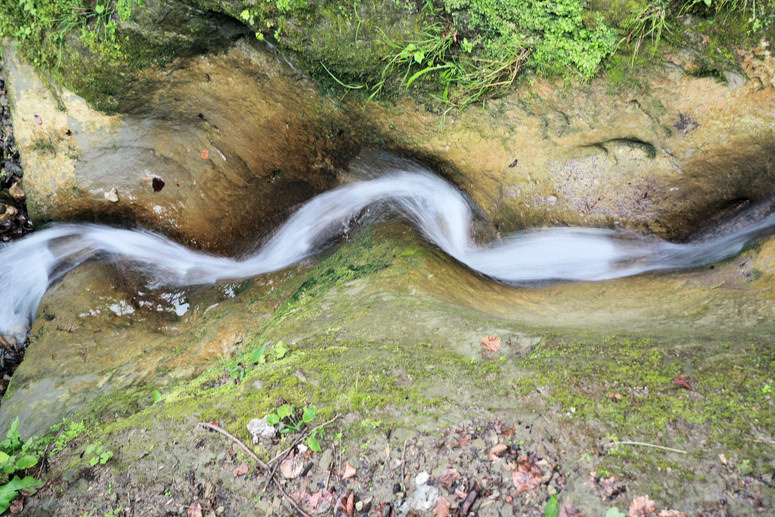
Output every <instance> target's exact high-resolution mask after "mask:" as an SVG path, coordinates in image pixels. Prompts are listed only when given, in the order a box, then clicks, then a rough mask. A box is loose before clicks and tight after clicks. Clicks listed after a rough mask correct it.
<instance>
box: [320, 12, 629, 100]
mask: <svg viewBox="0 0 775 517" xmlns="http://www.w3.org/2000/svg"><path fill="white" fill-rule="evenodd" d="M443 6H444V10H445V14H444V15H441V14H439V13H437V12H436V11H434V9H433V4H432V3H431V2H426V3H425V10H426V12H427V15H428V18H429V20H431V22H430V23H428V24H426V25H425V26H424V27H423V29H422V30H421V31H420V33H419V37H418V38H416V39H413V40H411V41H406V42H394V41H392V40H390V39H389V38H388V37H387V36H386V35H385V34H384V32H383V33H382V34H383V36H384V37H385V39H386V40H387V43H388V46H389V47H390V48H392V49H393V50H394V52H393V53H391V54H389V55H387V56H385V57H384V58H383V60H382V61H383V62H384V65H383V67H382V72H381V75H380V78H379V80H378V81H377V82H376V83H375V84H374V85H372V86H371V87H370V90H371V95H370V97H369V98H373V97H374V96H376V95H378V94H379V93H380V92H381V91H382V90H383V87H384V86H385V84H386V83H387V81H389V80H390V79H391V78H392V77H397V76H398V77H400V79H399V80H400V83H401V84H403V85H404V86H405V87H406V88H409V87H410V86H411V85H412V84H413V83H415V82H416V81H418V80H419V79H421V78H426V79H429V80H430V82H435V83H437V85H438V86H439V90H440V91H441V92H442V93H441V95H440V97H439V99H440V100H441V101H442V102H444V103H445V104H448V105H456V106H461V107H462V106H466V105H468V104H471V103H473V102H477V101H479V100H480V99H482V98H484V97H486V96H488V95H490V94H492V93H496V92H498V91H502V90H505V89H507V88H509V87H510V86H511V85H512V84H513V82H514V80H515V79H516V78H517V76H518V75H519V74H520V73H521V72H522V70H524V69H525V68H526V67H531V68H533V69H535V70H538V71H541V72H546V73H560V74H563V75H564V74H566V73H568V72H569V71H571V70H575V71H576V72H577V73H578V74H579V75H581V76H582V77H583V78H589V77H591V76H592V75H594V73H595V72H596V71H597V68H598V65H599V64H600V62H601V61H602V60H603V59H604V58H605V57H606V56H607V55H609V54H610V53H611V52H613V51H614V49H615V46H616V38H615V30H614V29H613V28H611V27H608V26H607V25H606V24H604V23H603V22H602V19H601V18H600V16H599V15H596V16H595V17H594V18H593V19H592V20H590V21H588V22H585V21H584V14H585V7H584V4H583V3H582V2H581V1H579V0H556V1H544V0H539V1H529V0H444V2H443ZM330 73H331V72H329V74H330ZM331 75H332V76H333V74H331ZM334 79H335V80H337V82H339V83H340V84H342V83H341V81H339V80H338V79H336V77H334ZM345 86H346V87H350V88H352V89H356V88H360V87H361V85H345Z"/></svg>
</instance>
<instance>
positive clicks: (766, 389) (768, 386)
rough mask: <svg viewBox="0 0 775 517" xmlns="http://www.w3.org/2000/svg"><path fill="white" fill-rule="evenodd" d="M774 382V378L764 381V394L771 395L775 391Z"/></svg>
mask: <svg viewBox="0 0 775 517" xmlns="http://www.w3.org/2000/svg"><path fill="white" fill-rule="evenodd" d="M772 382H773V381H772V380H769V381H767V382H765V383H764V386H762V395H769V394H770V393H773V392H774V391H775V389H773V387H772Z"/></svg>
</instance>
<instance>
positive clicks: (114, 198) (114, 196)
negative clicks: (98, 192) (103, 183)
mask: <svg viewBox="0 0 775 517" xmlns="http://www.w3.org/2000/svg"><path fill="white" fill-rule="evenodd" d="M105 199H106V200H107V201H110V202H111V203H118V190H116V187H113V188H112V189H110V190H109V191H108V192H105Z"/></svg>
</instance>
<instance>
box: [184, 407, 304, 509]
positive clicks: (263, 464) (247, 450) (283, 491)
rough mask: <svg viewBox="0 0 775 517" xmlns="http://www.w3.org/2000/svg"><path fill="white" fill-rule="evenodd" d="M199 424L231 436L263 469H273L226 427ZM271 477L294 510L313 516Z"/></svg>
mask: <svg viewBox="0 0 775 517" xmlns="http://www.w3.org/2000/svg"><path fill="white" fill-rule="evenodd" d="M197 426H199V427H202V428H204V429H210V430H212V431H217V432H219V433H221V434H222V435H224V436H225V437H227V438H229V439H230V440H231V441H233V442H234V443H236V444H237V445H239V446H240V447H242V448H243V449H244V450H245V452H247V453H248V456H250V457H251V458H253V460H254V461H255V462H256V463H257V464H258V466H259V467H261V468H262V469H264V470H266V471H270V470H271V469H270V468H269V465H267V464H266V463H264V462H263V461H261V458H259V457H258V456H256V454H255V453H254V452H253V451H251V450H250V449H248V446H247V445H245V444H244V443H242V441H241V440H240V439H239V438H236V437H235V436H233V435H232V434H231V433H229V432H228V431H226V430H225V429H223V428H221V427H218V426H217V425H214V424H206V423H204V422H199V423H198V424H197ZM270 479H271V480H272V481H274V484H275V486H276V487H277V489H278V490H279V491H280V493H281V494H282V495H283V497H285V498H286V499H287V500H288V502H290V503H291V506H293V509H294V510H296V511H297V512H299V514H300V515H302V517H312V516H311V515H310V514H308V513H307V512H305V511H304V510H302V509H301V507H300V506H299V505H298V504H296V501H294V500H293V498H292V497H291V496H289V495H288V493H287V492H286V491H285V490H284V489H283V486H282V484H280V482H279V481H278V480H277V479H276V478H274V477H272V478H270Z"/></svg>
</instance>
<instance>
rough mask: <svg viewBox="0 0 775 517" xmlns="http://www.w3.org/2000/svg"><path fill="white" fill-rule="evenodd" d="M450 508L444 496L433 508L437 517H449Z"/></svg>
mask: <svg viewBox="0 0 775 517" xmlns="http://www.w3.org/2000/svg"><path fill="white" fill-rule="evenodd" d="M450 506H451V504H450V502H449V501H447V499H446V498H445V497H444V496H441V497H439V498H438V499H437V500H436V506H434V507H433V515H434V516H435V517H447V516H448V515H449V507H450Z"/></svg>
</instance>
